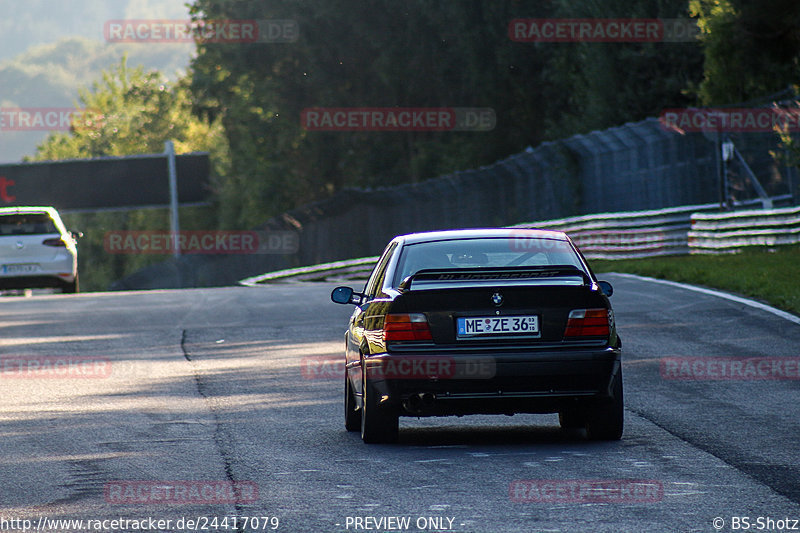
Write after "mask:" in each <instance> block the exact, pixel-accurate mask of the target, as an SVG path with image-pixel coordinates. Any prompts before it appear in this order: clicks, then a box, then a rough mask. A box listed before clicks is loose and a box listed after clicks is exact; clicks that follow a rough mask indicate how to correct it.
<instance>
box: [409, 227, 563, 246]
mask: <svg viewBox="0 0 800 533" xmlns="http://www.w3.org/2000/svg"><path fill="white" fill-rule="evenodd" d="M477 238H515V239H520V238H523V239H552V240H558V241H567V240H569V238H568V237H567V234H566V233H564V232H563V231H552V230H541V229H526V228H475V229H456V230H444V231H426V232H422V233H409V234H407V235H399V236H397V237H395V239H394V240H396V241H399V242H401V243H403V244H418V243H422V242H435V241H450V240H459V239H477Z"/></svg>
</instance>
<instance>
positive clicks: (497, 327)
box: [456, 315, 539, 338]
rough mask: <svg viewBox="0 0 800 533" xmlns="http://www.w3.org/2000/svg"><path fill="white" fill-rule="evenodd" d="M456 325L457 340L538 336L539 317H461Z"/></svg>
mask: <svg viewBox="0 0 800 533" xmlns="http://www.w3.org/2000/svg"><path fill="white" fill-rule="evenodd" d="M456 324H457V326H458V334H457V337H458V338H467V337H483V336H493V335H519V336H527V337H538V336H539V317H538V316H536V315H526V316H485V317H483V316H482V317H470V318H467V317H461V318H458V319H457V320H456Z"/></svg>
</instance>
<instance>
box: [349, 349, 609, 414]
mask: <svg viewBox="0 0 800 533" xmlns="http://www.w3.org/2000/svg"><path fill="white" fill-rule="evenodd" d="M364 362H365V366H366V372H367V377H368V378H369V379H370V382H371V383H372V384H373V387H374V388H375V391H376V392H377V393H378V394H380V395H381V396H382V397H383V401H382V402H381V403H382V405H383V406H385V407H387V408H395V409H397V410H398V412H399V413H400V414H401V415H404V416H446V415H461V414H465V415H466V414H480V413H486V414H498V413H500V414H502V413H505V414H512V413H551V412H558V411H562V410H565V409H568V408H574V407H580V406H581V404H589V403H593V402H596V401H598V400H603V399H608V398H609V397H610V395H611V385H612V382H613V380H614V378H615V377H616V375H617V374H618V373H619V372H620V368H621V352H620V350H619V349H616V348H610V347H604V348H602V347H601V348H592V349H578V350H559V351H544V352H542V351H536V350H528V351H524V350H523V351H514V352H510V353H495V352H479V353H476V352H469V353H464V354H460V353H443V354H435V353H426V354H424V355H422V354H419V353H395V352H392V353H383V354H377V355H372V356H368V357H366V358H365V359H364Z"/></svg>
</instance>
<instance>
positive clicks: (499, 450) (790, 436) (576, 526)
mask: <svg viewBox="0 0 800 533" xmlns="http://www.w3.org/2000/svg"><path fill="white" fill-rule="evenodd" d="M607 279H609V280H610V281H612V283H613V284H614V287H615V294H614V296H613V297H612V302H613V303H614V306H615V311H616V320H617V323H618V325H619V328H620V331H621V335H622V337H623V341H624V345H623V352H624V356H623V357H624V369H625V370H624V371H625V374H624V377H625V393H626V430H625V435H624V437H623V439H622V440H621V441H620V442H611V443H592V442H588V441H586V440H584V439H582V438H581V436H580V435H567V434H564V433H562V432H561V431H560V430H559V429H558V426H557V418H556V417H555V415H517V416H514V417H505V416H498V417H492V416H481V417H464V418H439V419H422V420H417V419H409V418H404V419H401V431H400V442H399V443H398V444H396V445H381V446H366V445H364V444H363V443H362V442H361V440H360V438H359V437H358V435H356V434H351V433H347V432H346V431H345V430H344V427H343V421H342V405H341V403H342V398H341V396H342V379H341V374H340V372H339V370H340V369H338V368H337V367H336V365H329V364H325V363H324V361H326V360H327V359H330V358H334V359H335V358H338V357H339V356H340V355H341V350H342V345H343V342H342V334H343V331H344V326H345V323H346V320H347V317H348V316H349V313H350V311H351V309H350V308H349V307H347V306H337V305H335V304H332V303H330V301H329V299H328V294H329V293H330V290H331V288H332V285H331V284H326V283H316V284H315V283H297V284H283V285H272V286H265V287H255V288H246V287H232V288H220V289H199V290H182V291H148V292H136V293H133V292H131V293H97V294H79V295H35V296H33V297H29V298H3V299H2V300H0V356H2V361H3V366H2V367H0V391H2V400H1V401H0V435H2V438H0V480H2V482H1V483H0V529H14V528H13V527H3V523H2V520H3V519H5V520H10V519H15V520H23V519H29V520H32V524H33V526H35V525H36V524H38V521H39V519H40V518H42V517H45V518H47V519H57V518H65V519H83V520H103V519H105V520H110V519H117V518H126V519H143V518H146V517H153V518H157V519H162V520H166V519H170V520H173V523H172V524H171V527H169V528H162V529H161V530H169V531H187V530H189V529H190V528H188V527H182V528H180V527H177V526H176V523H177V520H179V519H181V518H184V519H189V518H193V517H194V518H197V517H209V518H212V517H217V518H218V520H219V519H221V518H222V517H225V516H229V517H230V516H238V517H277V518H278V519H279V522H280V523H279V527H278V531H288V532H316V533H327V532H344V531H457V532H476V533H477V532H498V533H499V532H523V531H524V532H531V531H547V532H557V531H563V532H583V531H587V532H588V531H593V532H595V531H609V532H612V531H613V532H623V531H631V532H646V531H658V532H663V531H676V532H690V531H699V532H712V531H726V532H727V531H745V530H749V531H757V530H758V531H790V530H792V529H791V528H792V526H796V527H797V528H798V529H800V523H798V524H795V523H794V522H793V520H800V469H799V468H798V458H800V443H798V436H799V435H800V401H798V396H799V393H800V380H798V379H796V378H794V379H793V378H792V375H791V373H792V370H791V369H792V367H791V361H792V360H794V359H793V358H796V357H798V356H799V355H800V349H799V348H798V347H800V324H797V323H795V322H792V321H790V320H787V319H786V318H784V317H780V316H777V315H775V314H773V313H770V312H768V311H765V310H764V309H759V308H756V307H752V306H749V305H746V304H745V303H742V302H739V301H732V300H729V299H724V298H720V297H717V296H715V295H712V294H705V293H701V292H697V291H691V290H686V289H683V288H679V287H675V286H670V285H665V284H660V283H654V282H651V281H647V280H641V279H636V278H633V277H628V276H618V275H609V276H607ZM765 357H768V358H773V359H772V360H778V358H780V361H779V362H780V363H786V364H785V365H783V366H782V365H780V364H777V363H771V364H773V366H771V367H769V368H770V369H771V372H772V374H771V377H772V378H775V377H779V378H782V379H764V376H763V375H762V376H760V377H754V376H752V375H745V374H744V373H740V374H739V375H737V376H734V377H733V378H732V377H731V376H727V377H725V376H722V378H720V376H717V377H716V379H708V376H705V377H702V376H701V377H702V379H697V378H698V375H697V368H698V366H697V365H695V366H694V367H693V369H694V370H693V372H694V374H693V375H691V376H689V375H678V374H670V372H669V371H668V370H667V369H665V368H666V367H665V366H664V365H665V361H666V360H665V358H680V359H674V360H684V361H687V360H688V361H696V360H697V359H688V358H703V361H701V363H703V362H708V361H711V360H712V359H711V358H727V359H730V358H734V359H736V358H739V360H744V359H743V358H765ZM60 360H70V361H73V363H74V362H75V361H82V362H87V361H88V362H89V363H87V364H90V366H89V367H85V366H84V367H81V368H83V369H84V370H85V369H86V368H93V369H95V371H96V372H95V375H91V376H88V375H79V374H78V373H77V372H78V371H77V370H75V367H73V370H75V372H72V373H70V374H58V373H56V371H55V367H54V369H53V371H52V372H50V373H49V374H48V373H47V372H46V370H47V369H46V365H47V364H48V363H53V364H54V363H55V362H57V361H60ZM715 360H716V359H715ZM20 361H22V362H23V363H24V364H26V365H29V364H30V361H36V362H38V363H40V364H41V365H43V366H42V367H41V368H40V369H39V370H38V371H21V370H20V368H21V367H20V366H19V365H20ZM91 365H94V366H91ZM775 365H777V366H775ZM25 368H27V369H30V367H29V366H26V367H25ZM699 368H705V369H706V370H710V369H712V368H714V367H712V366H709V365H706V366H702V365H701V366H700V367H699ZM37 372H38V373H37ZM781 372H784V374H788V375H778V374H780V373H781ZM689 378H692V379H689ZM723 378H724V379H723ZM598 480H600V481H602V482H603V483H605V485H604V486H605V487H606V489H607V491H606V493H604V494H605V497H604V498H602V497H601V498H598V497H597V494H598V493H597V492H596V491H595V492H592V493H589V492H583V493H581V492H580V489H581V488H585V487H587V486H589V484H590V483H592V482H596V481H598ZM520 481H528V482H531V483H533V484H524V483H522V484H521V483H518V482H520ZM134 482H136V483H144V484H150V486H167V487H170V486H172V487H174V486H177V485H181V484H183V485H184V486H187V485H191V484H192V483H194V484H195V485H201V484H202V483H210V482H221V483H229V482H235V483H239V484H240V485H241V486H246V487H248V488H250V489H253V488H254V489H255V490H257V496H256V497H248V498H239V499H238V500H237V499H235V498H234V500H236V501H230V502H223V503H219V502H211V501H209V500H208V499H202V500H201V501H194V500H193V501H186V500H180V499H179V498H172V499H169V498H166V499H165V498H162V497H156V496H153V494H156V493H155V492H151V493H150V494H151V497H150V499H149V500H147V501H144V502H141V501H132V500H124V499H123V500H124V501H120V500H119V499H115V497H114V493H113V490H114V488H115V487H116V488H119V487H120V486H133V485H134ZM637 482H638V483H639V484H638V485H637V484H636V483H637ZM637 486H638V487H642V486H644V487H647V490H645V492H644V493H640V492H635V491H633V490H632V489H631V487H637ZM519 487H528V489H530V487H539V489H540V491H539V492H535V491H531V490H525V491H522V492H519ZM553 487H557V488H558V489H554V488H553ZM565 487H567V489H565ZM570 487H571V489H570ZM576 487H577V489H576ZM593 487H596V486H593ZM609 487H610V488H609ZM654 488H655V489H654ZM515 490H516V491H517V492H515ZM548 490H549V491H550V492H548ZM570 490H571V491H572V492H570ZM576 490H577V491H578V492H575V491H576ZM615 490H617V492H614V491H615ZM559 491H560V492H559ZM609 491H610V492H609ZM163 494H164V492H163V491H162V493H161V495H162V496H163ZM587 494H590V495H594V498H592V497H588V496H587ZM537 497H538V498H539V499H544V500H545V501H535V500H536V499H537ZM370 517H372V518H375V521H370V520H367V519H368V518H370ZM381 517H400V518H401V519H402V518H407V519H408V520H409V522H408V525H407V526H403V527H395V526H397V524H398V523H396V522H391V523H390V522H386V521H384V522H378V520H379V519H380V518H381ZM737 517H738V518H737ZM743 517H748V518H747V521H746V522H745V519H744V518H743ZM759 517H761V521H757V520H758V519H759ZM359 519H360V520H359ZM715 519H722V520H723V521H724V522H723V523H720V522H719V520H718V521H717V523H716V524H717V525H718V526H719V525H720V524H721V527H720V528H715V527H714V524H713V521H714V520H715ZM768 519H771V520H773V522H772V523H770V522H769V521H768ZM786 519H788V520H786ZM450 520H452V522H451V521H450ZM781 521H782V522H781ZM87 524H88V523H86V522H85V523H84V524H82V525H81V527H75V524H73V526H72V527H55V526H56V525H53V524H51V525H50V527H49V528H46V527H42V529H43V530H51V531H66V530H72V531H80V530H84V531H86V530H90V529H91V528H88V527H87ZM359 524H360V525H359ZM745 524H749V527H745ZM8 525H9V524H6V526H8ZM16 525H17V526H19V525H20V522H17V523H16ZM107 525H109V526H110V525H111V524H110V523H109V524H107ZM253 525H254V523H253V522H251V523H250V524H248V526H247V527H243V526H242V522H241V521H240V522H239V523H238V524H236V527H233V523H232V522H230V521H229V522H228V527H227V528H223V527H218V528H216V530H219V531H225V530H228V531H236V530H238V531H262V530H264V528H263V525H264V524H263V521H262V522H261V523H260V524H258V527H252V526H253ZM770 525H772V527H771V528H770V527H768V526H770ZM387 526H389V527H387ZM418 526H422V527H418ZM760 526H764V527H760ZM778 526H785V527H783V528H779V527H778ZM392 527H394V529H393V528H392ZM17 529H21V528H20V527H18V528H17ZM195 529H201V528H197V527H195V528H193V529H192V530H195ZM92 530H97V529H92ZM103 530H106V531H122V530H124V529H123V528H116V529H113V528H110V527H109V528H105V529H103ZM127 530H134V529H133V528H131V527H130V524H129V527H128V529H127ZM210 530H213V529H210ZM266 530H271V529H270V528H267V529H266Z"/></svg>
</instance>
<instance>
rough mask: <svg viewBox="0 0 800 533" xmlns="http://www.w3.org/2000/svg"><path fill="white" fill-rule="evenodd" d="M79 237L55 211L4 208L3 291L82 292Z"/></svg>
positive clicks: (0, 223) (0, 216)
mask: <svg viewBox="0 0 800 533" xmlns="http://www.w3.org/2000/svg"><path fill="white" fill-rule="evenodd" d="M77 236H78V235H76V234H73V233H71V232H69V231H67V228H66V227H64V223H63V222H62V221H61V217H60V216H58V211H56V210H55V209H54V208H52V207H4V208H0V289H29V288H30V289H33V288H45V287H53V288H57V289H61V291H62V292H78V249H77V246H76V242H75V240H76V238H77Z"/></svg>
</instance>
